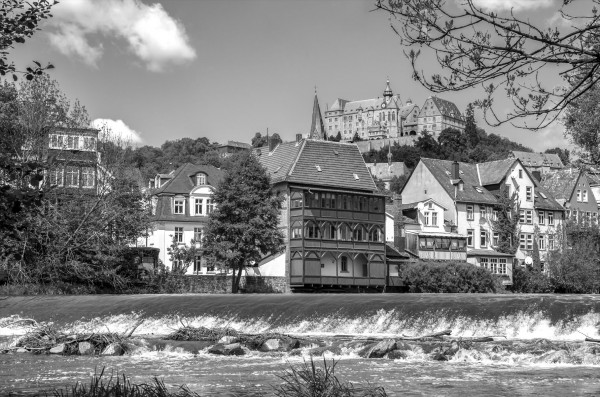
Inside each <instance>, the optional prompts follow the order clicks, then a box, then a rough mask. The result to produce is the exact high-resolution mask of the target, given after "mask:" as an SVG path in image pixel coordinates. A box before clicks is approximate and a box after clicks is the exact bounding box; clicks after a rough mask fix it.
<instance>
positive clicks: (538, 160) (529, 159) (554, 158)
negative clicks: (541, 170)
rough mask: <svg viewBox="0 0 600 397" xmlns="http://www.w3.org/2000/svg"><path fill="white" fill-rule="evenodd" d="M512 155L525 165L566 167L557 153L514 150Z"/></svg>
mask: <svg viewBox="0 0 600 397" xmlns="http://www.w3.org/2000/svg"><path fill="white" fill-rule="evenodd" d="M512 155H513V156H514V157H516V158H518V159H519V160H521V162H522V163H523V165H524V166H525V167H542V166H546V167H552V168H564V164H563V162H562V161H561V159H560V157H558V155H557V154H555V153H531V152H521V151H518V150H513V151H512Z"/></svg>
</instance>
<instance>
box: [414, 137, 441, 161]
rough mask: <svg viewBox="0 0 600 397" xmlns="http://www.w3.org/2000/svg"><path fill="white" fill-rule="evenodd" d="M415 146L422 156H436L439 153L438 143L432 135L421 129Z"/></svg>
mask: <svg viewBox="0 0 600 397" xmlns="http://www.w3.org/2000/svg"><path fill="white" fill-rule="evenodd" d="M415 147H416V148H417V149H419V150H420V151H421V156H422V157H431V158H437V157H438V156H439V153H440V145H439V143H438V142H437V141H436V140H435V138H434V137H433V135H432V134H431V133H430V132H428V131H423V132H421V134H420V135H419V137H418V138H417V140H416V141H415Z"/></svg>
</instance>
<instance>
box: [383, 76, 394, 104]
mask: <svg viewBox="0 0 600 397" xmlns="http://www.w3.org/2000/svg"><path fill="white" fill-rule="evenodd" d="M393 96H394V94H393V93H392V89H391V88H390V79H387V82H386V84H385V91H383V97H384V98H385V99H386V101H387V102H389V101H390V100H391V99H392V97H393Z"/></svg>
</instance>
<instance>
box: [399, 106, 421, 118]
mask: <svg viewBox="0 0 600 397" xmlns="http://www.w3.org/2000/svg"><path fill="white" fill-rule="evenodd" d="M414 108H417V110H419V106H417V105H416V104H414V103H411V104H407V105H404V106H402V107H401V108H400V118H406V117H407V116H408V115H409V114H410V112H412V111H413V109H414Z"/></svg>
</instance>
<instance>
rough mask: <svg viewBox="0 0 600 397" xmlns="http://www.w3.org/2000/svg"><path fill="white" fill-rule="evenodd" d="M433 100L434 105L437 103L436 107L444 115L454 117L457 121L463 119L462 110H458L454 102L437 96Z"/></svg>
mask: <svg viewBox="0 0 600 397" xmlns="http://www.w3.org/2000/svg"><path fill="white" fill-rule="evenodd" d="M431 100H432V101H433V103H435V106H437V108H438V110H439V111H440V113H441V114H442V115H444V116H448V117H454V118H455V119H460V118H462V115H461V113H460V110H458V107H457V106H456V105H455V104H454V102H450V101H447V100H445V99H442V98H438V97H436V96H432V97H431Z"/></svg>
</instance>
